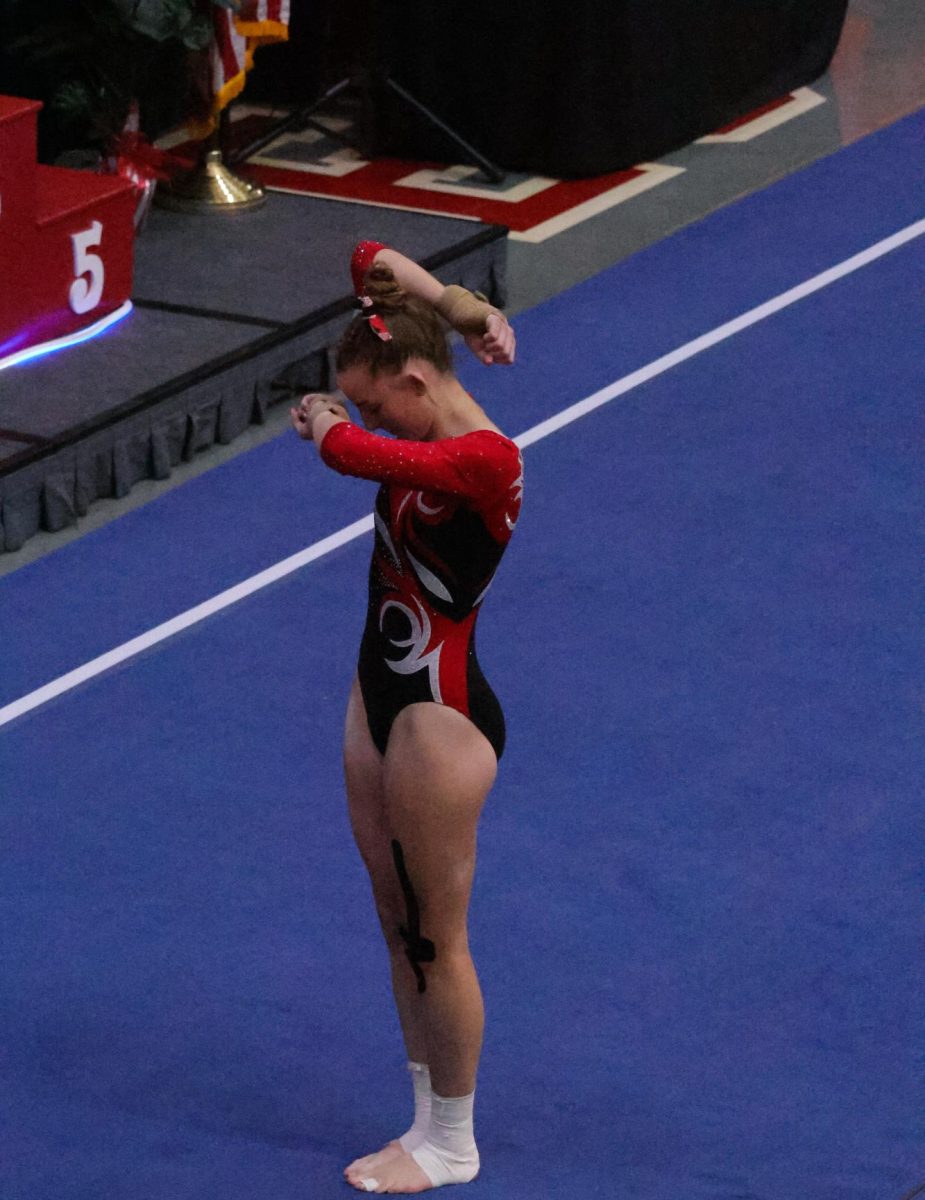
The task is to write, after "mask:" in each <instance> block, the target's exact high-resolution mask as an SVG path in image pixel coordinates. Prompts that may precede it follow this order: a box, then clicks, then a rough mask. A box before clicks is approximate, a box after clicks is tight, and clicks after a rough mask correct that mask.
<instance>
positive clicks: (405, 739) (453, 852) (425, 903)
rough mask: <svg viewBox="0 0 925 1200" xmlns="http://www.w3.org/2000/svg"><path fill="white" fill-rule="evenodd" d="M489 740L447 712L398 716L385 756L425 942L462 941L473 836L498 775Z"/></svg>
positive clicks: (394, 819) (396, 831)
mask: <svg viewBox="0 0 925 1200" xmlns="http://www.w3.org/2000/svg"><path fill="white" fill-rule="evenodd" d="M497 769H498V760H497V758H496V756H495V752H494V750H493V749H492V747H491V744H490V743H489V741H488V739H487V738H486V737H485V735H484V734H482V733H481V732H480V731H479V730H478V729H477V728H476V727H475V725H474V724H473V723H472V721H470V720H469V718H468V717H465V716H463V714H462V713H459V712H457V711H456V710H455V709H452V708H449V707H447V706H446V705H442V704H434V703H418V704H411V705H408V706H407V707H406V708H403V709H402V710H401V712H400V713H399V714H398V716H397V717H396V718H395V720H394V722H393V724H392V731H391V735H390V737H389V745H388V749H387V751H386V755H385V775H384V801H385V810H386V818H387V822H388V827H389V829H390V830H391V832H392V836H393V837H394V838H395V839H396V840H397V841H399V842H400V843H401V846H402V852H403V855H404V860H405V864H406V867H407V870H408V874H409V876H410V879H411V882H412V884H413V886H414V889H415V893H416V895H417V898H418V900H419V902H420V905H421V911H422V916H423V914H424V913H425V912H426V913H427V918H428V923H429V925H430V930H425V932H427V934H428V936H429V937H435V936H437V935H438V934H439V935H440V936H446V935H450V936H454V937H455V936H456V935H462V934H463V931H464V929H465V919H466V910H467V907H468V903H469V894H470V892H471V888H472V878H473V874H474V871H475V849H476V829H477V825H478V820H479V816H480V814H481V811H482V807H483V805H484V803H485V799H486V797H487V796H488V793H489V791H490V790H491V787H492V784H493V783H494V780H495V775H496V774H497Z"/></svg>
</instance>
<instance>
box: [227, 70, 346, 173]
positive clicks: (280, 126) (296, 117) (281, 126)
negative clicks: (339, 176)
mask: <svg viewBox="0 0 925 1200" xmlns="http://www.w3.org/2000/svg"><path fill="white" fill-rule="evenodd" d="M353 83H354V80H353V79H342V80H341V81H340V83H335V84H334V86H333V87H330V88H328V90H327V91H326V92H325V93H324V95H323V96H319V97H318V99H317V100H313V101H312V102H311V104H308V105H306V106H305V107H304V108H300V109H298V110H297V111H296V112H294V113H290V114H289V116H288V117H283V119H282V120H281V121H278V122H276V124H274V125H273V127H272V128H271V129H269V130H267V132H266V133H262V134H261V135H260V137H258V138H255V139H254V141H252V142H249V143H248V145H246V146H242V147H241V149H240V150H238V151H236V152H235V153H234V154H233V155H232V156H231V157H230V158H229V159H228V160H227V161H228V162H230V163H232V164H234V163H239V162H244V160H245V159H248V158H250V157H251V155H252V154H258V153H259V152H260V151H261V150H263V149H264V147H265V146H269V144H270V142H273V141H275V140H276V138H278V137H279V136H280V134H282V133H288V132H289V130H290V129H298V128H300V127H301V126H304V125H313V126H314V128H316V129H317V128H322V127H321V126H318V125H314V122H312V120H311V117H312V114H313V113H315V112H317V111H318V109H319V108H321V107H322V105H324V104H327V102H328V101H329V100H333V98H334V97H335V96H339V95H340V93H341V92H342V91H344V90H345V89H346V88H348V87H350V86H351V85H352V84H353ZM324 132H325V133H326V134H328V136H329V137H333V138H337V134H335V133H331V131H330V130H329V129H325V130H324ZM341 140H343V139H341Z"/></svg>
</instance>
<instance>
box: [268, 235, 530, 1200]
mask: <svg viewBox="0 0 925 1200" xmlns="http://www.w3.org/2000/svg"><path fill="white" fill-rule="evenodd" d="M351 267H352V273H353V280H354V286H355V289H356V292H357V296H358V301H359V304H360V307H361V314H360V315H359V316H358V317H356V318H355V320H354V321H353V323H352V324H351V325H350V327H349V328H348V330H347V332H346V333H345V335H344V337H343V338H342V340H341V342H340V344H339V347H338V351H337V383H338V387H339V389H340V391H341V392H343V393H344V394H345V395H346V396H347V397H348V399H349V400H351V401H352V402H353V404H354V405H355V406H356V409H357V411H358V413H359V415H360V418H361V420H362V422H363V425H364V426H365V427H366V428H365V430H363V429H361V428H359V427H358V426H357V425H355V424H353V423H352V422H351V421H350V420H349V419H348V416H347V411H346V409H345V408H344V407H343V405H342V404H341V403H340V402H339V400H338V398H337V397H336V396H326V395H311V396H305V397H304V398H303V399H302V401H301V403H300V404H299V406H298V408H294V409H292V410H291V415H292V422H293V425H294V427H295V429H296V430H297V432H298V433H299V435H300V437H302V438H304V439H306V440H312V441H314V443H315V446H316V447H317V449H318V452H319V454H320V456H321V458H322V460H323V461H324V462H325V463H326V464H327V465H328V466H330V467H333V468H334V469H335V470H337V471H340V472H342V473H344V474H348V475H358V476H361V477H362V478H364V479H374V480H377V481H378V482H379V483H380V484H381V486H380V488H379V491H378V493H377V496H376V503H375V513H374V521H375V546H374V549H373V558H372V565H371V568H370V576H369V608H368V612H367V620H366V626H365V630H364V633H363V639H362V643H361V646H360V653H359V665H358V670H357V677H356V679H355V680H354V683H353V688H352V691H351V695H350V700H349V704H348V707H347V719H346V727H345V732H344V771H345V777H346V787H347V802H348V808H349V812H350V822H351V826H352V828H353V834H354V837H355V839H356V843H357V846H358V848H359V851H360V854H361V856H362V858H363V861H364V863H365V864H366V868H367V870H368V871H369V876H370V881H371V884H372V891H373V897H374V900H375V904H376V910H377V912H378V915H379V920H380V922H381V925H382V932H383V934H384V935H385V941H386V944H387V946H388V949H389V953H390V957H391V969H392V987H393V990H394V994H395V1003H396V1006H397V1008H398V1015H399V1019H400V1021H401V1027H402V1032H403V1034H404V1040H405V1046H406V1048H407V1052H408V1058H409V1060H410V1061H409V1064H408V1065H409V1069H410V1071H411V1074H412V1081H413V1084H414V1098H415V1115H414V1123H413V1124H412V1126H411V1128H410V1129H409V1130H408V1131H407V1132H406V1133H404V1134H402V1136H401V1137H399V1138H397V1139H396V1140H395V1141H392V1142H390V1143H389V1144H388V1145H387V1146H386V1147H384V1149H382V1150H380V1151H379V1152H378V1153H376V1154H370V1155H368V1156H366V1157H365V1158H359V1159H357V1160H356V1161H355V1162H353V1163H351V1164H350V1165H349V1166H348V1167H347V1168H346V1169H345V1172H344V1174H345V1176H346V1178H347V1180H348V1181H349V1182H350V1183H351V1184H352V1185H353V1186H354V1187H355V1188H357V1189H358V1190H359V1191H367V1192H378V1193H386V1192H389V1193H411V1192H423V1191H426V1190H428V1189H429V1188H433V1187H440V1186H442V1185H443V1184H447V1183H468V1182H469V1181H470V1180H471V1179H474V1178H475V1176H476V1174H477V1173H478V1169H479V1154H478V1150H477V1148H476V1144H475V1139H474V1136H473V1123H472V1109H473V1099H474V1094H475V1081H476V1069H477V1066H478V1060H479V1054H480V1051H481V1045H482V1030H483V1025H484V1011H483V1007H482V995H481V991H480V989H479V983H478V978H477V976H476V973H475V968H474V966H473V963H472V959H471V957H470V954H469V943H468V933H467V926H466V920H467V911H468V905H469V895H470V891H471V888H472V879H473V874H474V870H475V851H476V825H477V822H478V818H479V813H480V812H481V809H482V805H483V804H484V802H485V798H486V796H487V795H488V792H489V790H490V789H491V786H492V784H493V783H494V779H495V774H496V772H497V766H498V758H499V757H500V755H501V752H502V750H503V747H504V719H503V716H502V713H501V708H500V706H499V704H498V701H497V700H496V699H495V696H494V694H493V692H492V691H491V689H490V687H489V686H488V683H487V682H486V680H485V678H484V676H483V675H482V672H481V670H480V668H479V664H478V660H477V658H476V654H475V639H474V632H475V621H476V617H477V615H478V611H479V608H480V606H481V603H482V599H483V597H484V595H485V592H486V591H487V590H488V587H489V585H490V583H491V580H492V577H493V575H494V573H495V569H496V567H497V566H498V562H499V561H500V559H501V555H502V554H503V552H504V549H505V546H506V545H507V543H508V541H509V539H510V536H511V532H512V531H513V529H514V525H515V523H516V521H517V517H518V514H519V511H520V500H521V493H522V491H523V463H522V460H521V457H520V454H519V452H518V449H517V446H516V445H515V444H514V443H513V442H512V441H510V440H509V439H508V438H507V437H505V436H504V435H503V434H502V433H501V431H500V430H499V429H498V428H497V427H496V426H495V425H494V424H493V423H492V422H491V421H490V420H489V419H488V417H487V416H486V415H485V413H484V412H483V411H482V409H481V408H480V407H479V405H478V404H477V403H476V402H475V400H474V399H473V398H472V397H471V396H470V395H469V394H468V393H467V392H466V391H465V390H464V389H463V387H462V385H461V384H460V383H459V381H458V380H457V379H456V377H455V375H454V374H453V370H452V360H451V356H450V352H449V348H448V346H447V340H446V333H445V330H444V326H443V324H442V323H441V320H440V316H438V315H437V314H438V313H440V314H442V316H443V317H444V318H445V319H446V320H447V321H448V323H449V324H450V325H452V326H453V327H454V328H456V329H457V330H459V332H461V333H463V335H464V336H465V338H466V342H467V344H468V345H469V348H470V349H471V350H472V351H473V353H475V354H476V355H477V357H478V358H480V359H481V360H482V362H484V363H487V364H492V363H495V364H509V363H512V362H513V361H514V350H515V346H514V332H513V330H512V329H511V327H510V325H509V324H508V323H507V321H506V320H505V318H504V316H503V315H502V314H501V313H500V312H498V310H497V309H495V308H492V307H491V305H489V304H488V303H487V302H485V301H484V300H483V299H481V298H480V297H478V296H474V295H473V294H472V293H470V292H467V291H466V290H465V289H463V288H460V287H456V286H453V287H449V288H444V286H443V285H442V284H441V283H440V282H439V281H438V280H436V279H434V277H433V276H432V275H430V274H428V272H427V271H425V270H424V269H423V268H421V267H419V266H418V265H417V264H416V263H414V262H412V261H411V260H410V259H408V258H406V257H405V256H404V255H401V254H399V253H398V252H397V251H395V250H392V249H390V248H388V247H385V246H383V245H381V244H380V243H378V242H364V243H361V244H360V245H359V246H358V247H357V249H356V251H355V252H354V256H353V261H352V264H351ZM375 429H384V430H387V431H388V432H389V433H392V434H395V435H396V438H395V439H394V440H392V439H386V438H382V437H377V436H376V435H375V434H373V433H372V432H371V431H372V430H375Z"/></svg>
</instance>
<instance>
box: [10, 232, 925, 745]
mask: <svg viewBox="0 0 925 1200" xmlns="http://www.w3.org/2000/svg"><path fill="white" fill-rule="evenodd" d="M923 234H925V220H921V221H916V222H915V223H914V224H912V225H909V226H907V227H906V228H905V229H901V230H900V231H899V232H898V233H894V234H893V235H892V236H891V237H888V238H884V239H883V241H880V242H877V243H876V244H875V245H873V246H869V247H868V248H867V249H866V250H862V251H861V253H860V254H855V255H853V256H852V257H851V258H848V259H845V261H844V262H841V263H839V264H838V265H837V266H834V267H831V268H829V270H827V271H823V272H822V273H821V274H819V275H814V276H813V278H812V279H807V280H806V281H805V282H804V283H801V284H798V285H797V286H796V287H793V288H790V289H789V291H786V292H782V293H781V294H780V295H779V296H775V297H774V299H773V300H768V301H766V302H765V303H764V304H759V305H758V307H757V308H752V309H750V310H749V311H748V312H746V313H743V314H742V315H741V316H739V317H736V318H735V319H734V320H732V321H727V322H726V324H725V325H719V326H718V327H717V328H716V329H713V330H711V331H710V332H709V333H705V334H702V335H701V336H700V337H698V338H694V340H693V341H691V342H688V343H687V344H686V345H684V346H681V347H679V348H678V349H677V350H672V351H671V352H670V353H669V354H664V355H662V357H661V358H657V359H655V361H654V362H651V363H649V364H648V365H647V366H645V367H641V368H640V369H639V370H638V371H633V372H632V374H630V375H626V376H625V377H624V378H623V379H619V380H617V382H616V383H612V384H610V385H609V386H608V387H606V388H602V389H601V391H599V392H595V393H594V395H593V396H588V397H587V398H586V399H584V400H579V401H578V403H577V404H572V405H570V406H569V407H568V408H566V409H563V410H562V412H560V413H556V415H555V416H553V417H549V419H548V420H546V421H541V422H540V423H539V424H538V425H534V426H533V427H532V429H528V430H526V432H524V433H522V434H520V435H519V437H517V438H515V439H514V440H515V441H516V442H517V444H518V446H520V447H521V448H525V447H527V446H532V445H533V443H534V442H538V441H540V440H542V439H543V438H545V437H549V435H550V434H551V433H555V432H556V431H557V430H559V429H562V428H564V427H565V426H566V425H570V424H571V423H572V422H573V421H577V420H578V419H579V418H580V417H584V416H586V415H587V414H588V413H590V412H593V411H594V410H595V409H596V408H600V407H601V406H602V405H604V404H607V403H609V402H610V401H611V400H615V399H616V398H617V397H618V396H623V395H625V394H626V393H627V392H629V391H632V390H633V389H634V388H637V387H639V386H640V385H642V384H644V383H647V382H648V381H649V380H650V379H655V378H656V377H657V376H659V375H663V374H664V373H665V372H666V371H670V370H671V369H672V367H676V366H678V365H679V364H680V363H683V362H686V361H687V360H688V359H690V358H693V357H694V356H695V355H697V354H702V353H703V351H704V350H709V349H710V348H711V347H712V346H716V345H718V344H719V343H720V342H724V341H726V339H727V338H731V337H733V336H734V335H735V334H737V333H741V332H742V330H743V329H748V328H749V327H750V326H752V325H757V324H758V322H759V321H764V320H765V319H766V318H767V317H770V316H773V315H774V313H778V312H780V311H781V309H784V308H788V307H789V306H790V305H791V304H796V303H797V301H799V300H803V299H805V298H806V297H807V296H811V295H812V294H813V293H814V292H818V291H821V290H822V289H823V288H826V287H828V286H829V285H830V284H833V283H835V282H837V281H838V280H839V279H844V277H845V276H846V275H850V274H852V273H853V272H854V271H859V270H860V269H861V268H862V267H866V266H867V265H868V264H869V263H872V262H875V261H876V260H877V259H878V258H882V257H883V256H884V255H885V254H889V253H890V252H891V251H893V250H896V249H898V248H899V247H900V246H904V245H905V244H906V243H907V242H911V241H913V240H914V239H915V238H918V237H921V236H922V235H923ZM372 527H373V519H372V516H368V517H363V518H362V519H361V520H359V521H354V522H353V524H352V525H347V526H346V527H345V528H344V529H340V530H338V531H337V532H336V533H332V534H330V535H329V536H328V537H326V538H322V539H321V541H319V542H315V543H314V544H313V545H311V546H308V547H307V548H306V549H305V550H301V551H300V552H299V553H298V554H293V555H292V556H291V557H290V558H285V559H283V560H282V562H278V563H276V564H275V565H274V566H272V567H268V568H267V569H266V570H265V571H261V572H260V573H259V574H257V575H252V576H251V577H250V578H249V579H245V580H244V581H243V582H242V583H238V584H236V585H235V586H234V587H232V588H228V590H227V591H224V592H220V593H219V595H217V596H213V597H212V598H211V599H210V600H205V601H203V603H202V604H197V605H196V607H195V608H190V609H188V610H187V611H186V612H184V613H180V615H179V616H176V617H173V618H172V619H171V620H169V621H165V622H164V623H163V624H162V625H158V626H156V627H155V628H154V629H149V630H148V631H147V633H143V634H140V635H139V636H138V637H136V638H132V640H131V641H129V642H124V643H123V644H122V645H121V646H116V647H115V649H113V650H110V651H108V652H107V653H106V654H102V655H100V657H99V658H94V659H93V660H92V661H91V662H88V663H84V665H83V666H81V667H77V668H76V669H75V670H73V671H69V672H68V673H67V674H66V675H61V676H59V678H57V679H53V680H52V681H51V683H47V684H45V686H44V687H40V688H38V689H37V690H36V691H34V692H30V693H29V694H28V695H27V696H22V697H21V698H20V699H19V700H14V701H13V702H12V703H10V704H7V705H6V706H5V707H4V708H0V726H3V725H8V724H9V723H10V721H15V720H16V718H17V717H21V716H24V715H25V714H26V713H28V712H31V711H32V710H33V709H36V708H39V707H40V706H41V705H43V704H47V703H48V701H49V700H54V699H55V698H56V697H58V696H61V695H63V694H64V693H65V692H69V691H71V690H72V689H73V688H76V687H79V686H80V684H82V683H86V682H87V680H89V679H93V678H94V677H95V676H97V675H101V674H102V673H103V672H104V671H108V670H110V668H112V667H115V666H118V665H119V663H123V662H125V661H126V660H127V659H130V658H134V657H135V655H137V654H141V653H142V652H143V651H145V650H148V649H150V647H151V646H156V645H157V644H158V642H163V641H166V639H167V638H170V637H173V636H174V634H177V633H180V632H181V631H182V630H184V629H189V628H190V627H191V626H192V625H196V624H198V623H199V622H200V621H204V620H205V619H206V618H207V617H211V616H213V615H214V614H215V613H217V612H221V610H222V609H224V608H228V607H229V606H230V605H232V604H237V603H238V601H239V600H243V599H244V598H245V597H246V596H251V595H253V594H254V592H258V591H260V590H261V589H262V588H265V587H267V586H269V585H270V584H271V583H276V581H277V580H279V579H283V578H284V577H285V576H286V575H291V574H292V572H293V571H298V570H299V569H300V568H301V567H304V566H306V565H307V564H308V563H310V562H314V561H315V560H316V559H319V558H323V557H324V555H326V554H329V553H330V552H331V551H332V550H336V549H337V548H338V547H339V546H343V545H345V544H346V543H347V542H350V541H353V540H354V538H358V537H360V536H361V535H362V534H364V533H368V532H369V531H370V530H371V529H372Z"/></svg>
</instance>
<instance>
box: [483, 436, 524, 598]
mask: <svg viewBox="0 0 925 1200" xmlns="http://www.w3.org/2000/svg"><path fill="white" fill-rule="evenodd" d="M517 461H518V463H520V474H519V475H518V476H517V478H516V479H515V480H514V482H513V483H512V484H511V491H512V492H513V493H514V495H513V497H512V499H513V501H514V503H515V504H520V502H521V500H522V499H523V494H524V456H523V455H522V454H518V455H517ZM504 523H505V524H506V525H507V527H508V529H509V530H510V531H511V533H513V532H514V526H515V525H516V524H517V517H514V519H513V520H511V515H510V513H505V514H504ZM484 594H485V593H484V592H483V593H482V595H484Z"/></svg>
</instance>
